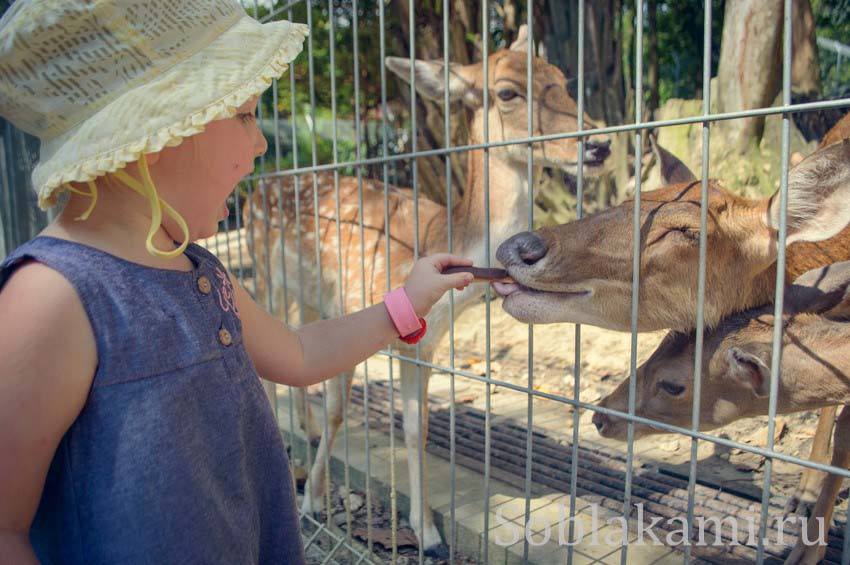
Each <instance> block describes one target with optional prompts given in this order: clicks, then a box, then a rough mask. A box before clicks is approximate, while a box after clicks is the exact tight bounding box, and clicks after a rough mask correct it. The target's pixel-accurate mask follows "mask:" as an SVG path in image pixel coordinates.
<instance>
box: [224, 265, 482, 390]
mask: <svg viewBox="0 0 850 565" xmlns="http://www.w3.org/2000/svg"><path fill="white" fill-rule="evenodd" d="M471 264H472V262H471V261H469V260H467V259H462V258H460V257H456V256H453V255H448V254H439V255H432V256H429V257H424V258H422V259H420V260H419V261H417V262H416V264H415V265H414V266H413V269H412V270H411V272H410V276H409V277H408V280H407V283H406V284H405V289H406V290H407V294H408V296H409V297H410V301H411V303H412V305H413V308H414V310H415V311H416V313H417V314H418V315H419V316H425V314H427V313H428V312H429V311H430V310H431V307H432V306H433V305H434V304H435V303H436V302H437V301H438V300H439V299H440V298H441V297H442V296H443V294H445V292H446V291H448V290H449V289H451V288H456V289H458V290H461V289H463V288H465V287H466V286H467V285H468V284H469V283H470V282H472V275H471V274H469V273H457V274H453V275H443V274H441V271H442V270H443V269H445V268H446V267H450V266H469V265H471ZM233 286H234V288H236V300H237V306H238V308H239V312H240V315H241V316H242V334H243V339H244V341H245V347H246V349H247V350H248V354H249V355H250V356H251V359H252V360H253V362H254V366H255V367H256V368H257V372H258V373H259V374H260V376H261V377H263V378H264V379H266V380H270V381H274V382H277V383H281V384H287V385H292V386H308V385H311V384H315V383H319V382H322V381H323V380H326V379H329V378H331V377H335V376H337V375H338V374H340V373H342V372H344V371H347V370H349V369H351V368H353V367H354V366H356V365H357V364H358V363H360V362H361V361H363V360H365V359H367V358H368V357H370V356H371V355H373V354H375V353H376V352H377V351H378V350H379V349H381V348H382V347H385V346H386V345H387V344H389V343H390V342H391V341H392V340H394V339H395V338H397V337H398V332H397V331H396V329H395V326H393V323H392V320H391V319H390V316H389V314H388V313H387V309H386V307H385V306H384V304H383V303H381V304H376V305H374V306H370V307H369V308H366V309H364V310H360V311H358V312H354V313H353V314H348V315H346V316H342V317H339V318H334V319H332V320H320V321H317V322H313V323H311V324H306V325H304V326H303V327H301V328H299V329H297V330H293V329H290V328H289V327H287V326H286V325H285V324H284V323H283V322H282V321H280V320H278V319H277V318H275V317H274V316H272V315H271V314H269V313H268V312H267V311H266V310H265V309H263V308H261V307H260V306H259V305H257V303H256V302H254V300H253V299H252V298H251V296H250V295H249V294H248V292H247V291H245V290H244V289H243V288H242V287H241V285H239V284H236V283H234V285H233Z"/></svg>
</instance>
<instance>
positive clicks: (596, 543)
mask: <svg viewBox="0 0 850 565" xmlns="http://www.w3.org/2000/svg"><path fill="white" fill-rule="evenodd" d="M279 388H281V389H283V388H285V387H279ZM287 394H288V393H287V392H285V391H283V390H281V391H279V392H278V399H279V403H278V419H279V425H280V429H281V433H282V435H283V439H284V441H285V442H286V443H287V445H290V446H291V456H292V458H293V459H300V460H301V461H302V462H305V461H306V459H307V457H306V442H305V440H304V436H303V434H302V432H301V431H300V430H298V432H297V433H296V434H294V435H293V434H291V433H290V429H289V428H290V416H289V410H288V408H289V400H288V396H287ZM314 409H317V410H316V415H317V416H318V418H319V421H321V407H320V406H314ZM296 426H297V424H296ZM396 431H397V433H399V435H398V436H397V437H396V438H395V442H394V448H393V450H392V451H391V450H390V438H389V435H388V434H387V433H383V432H382V431H380V430H376V429H375V428H374V427H372V428H371V429H370V431H369V441H370V446H369V452H370V457H371V473H372V479H371V492H372V497H373V499H377V500H380V502H381V505H382V506H383V507H384V508H389V507H390V494H391V488H390V485H391V476H390V472H391V468H392V465H391V461H394V466H395V483H396V494H397V496H396V506H397V509H398V512H399V515H400V516H401V517H405V518H406V517H407V514H408V512H409V511H410V492H409V484H408V483H409V481H408V472H407V457H406V454H405V448H404V440H403V438H402V437H401V436H400V432H401V430H398V429H397V430H396ZM348 446H349V449H348V462H349V465H350V468H349V480H350V485H351V488H352V489H353V490H356V491H359V492H365V490H366V463H367V461H366V436H365V428H364V425H363V420H362V418H358V417H356V416H352V415H349V417H348ZM425 463H426V471H425V476H426V477H427V479H428V485H429V494H430V498H431V500H430V501H431V505H432V508H433V511H434V522H435V524H436V526H437V528H438V529H439V530H440V533H441V534H442V535H443V539H444V540H446V541H447V542H448V534H449V529H450V528H449V524H450V521H451V507H452V501H451V489H450V485H451V465H450V463H449V461H448V460H445V459H443V458H441V457H438V456H436V455H434V454H432V453H428V455H427V457H426V461H425ZM330 473H331V481H332V482H334V483H335V484H337V485H339V484H343V483H344V482H345V446H344V441H343V429H342V428H340V431H339V434H338V435H337V440H336V445H335V446H334V449H333V453H332V454H331V464H330ZM454 484H455V504H454V506H455V516H454V518H455V522H456V528H455V534H454V535H455V543H454V544H453V546H454V551H456V552H459V553H461V554H462V555H464V556H466V557H469V558H471V559H473V560H476V561H478V562H484V543H485V541H484V540H485V535H484V480H483V476H482V475H480V474H479V473H477V472H475V471H472V470H470V469H467V468H465V467H461V466H459V465H455V472H454ZM517 487H519V488H517ZM523 488H524V485H523V483H522V481H521V480H520V481H518V485H516V486H514V485H511V484H508V483H506V482H504V481H501V480H498V479H496V478H492V477H491V479H490V489H489V499H490V508H489V513H490V516H489V530H490V531H489V536H487V538H486V539H487V560H486V561H487V563H488V564H494V565H495V564H515V563H526V562H527V563H539V564H550V563H566V562H567V558H568V553H569V549H568V547H566V546H563V545H559V543H558V541H559V531H558V521H559V518H560V516H561V508H562V507H563V508H565V509H566V513H567V515H568V514H569V504H570V496H569V494H564V493H554V492H553V493H550V494H545V495H542V496H536V497H535V496H533V497H532V499H531V512H530V519H529V522H528V524H529V528H528V531H529V532H530V543H529V547H528V560H527V561H525V560H524V555H523V554H524V549H525V548H524V545H525V543H524V542H525V540H524V537H525V526H524V523H525V494H524V490H523ZM576 504H577V510H578V512H577V519H576V520H577V521H580V522H581V523H582V526H583V528H584V530H585V532H586V536H585V538H584V539H582V540H581V541H580V542H579V543H577V544H576V545H575V548H574V550H573V558H572V563H573V564H575V565H584V564H589V563H606V564H615V563H616V564H619V563H620V552H621V549H620V546H619V544H615V545H609V544H607V543H606V542H605V540H606V534H609V533H616V532H614V531H613V530H612V529H611V528H614V527H615V526H611V525H607V524H605V520H606V519H607V518H609V517H611V516H613V515H614V514H613V513H610V511H607V510H606V509H604V508H600V507H598V506H597V507H596V510H597V512H598V514H597V516H596V524H597V527H596V534H597V536H596V538H591V536H590V533H589V532H590V530H591V527H592V524H593V522H592V520H593V516H592V515H591V514H590V502H589V501H587V500H584V499H582V498H581V497H579V498H578V499H577V500H576ZM547 525H551V526H547ZM567 528H568V526H567ZM547 530H548V535H547ZM565 531H568V530H565ZM615 537H618V538H619V536H615ZM515 539H516V540H517V541H516V542H514V543H512V544H511V542H512V541H513V540H515ZM634 539H635V536H634V534H633V533H630V534H629V540H630V541H633V540H634ZM508 544H510V545H508ZM628 561H629V563H630V564H637V565H642V564H659V565H664V564H668V563H669V564H673V563H676V564H678V563H681V562H682V555H681V554H679V553H676V552H674V551H673V550H671V549H669V548H666V547H658V546H643V545H642V546H637V545H630V547H629V552H628Z"/></svg>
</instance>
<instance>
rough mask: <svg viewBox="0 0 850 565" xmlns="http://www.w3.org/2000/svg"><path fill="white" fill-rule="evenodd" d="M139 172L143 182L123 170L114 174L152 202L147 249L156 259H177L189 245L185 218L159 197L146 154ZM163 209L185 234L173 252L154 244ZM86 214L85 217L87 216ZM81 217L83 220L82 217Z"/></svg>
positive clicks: (140, 160)
mask: <svg viewBox="0 0 850 565" xmlns="http://www.w3.org/2000/svg"><path fill="white" fill-rule="evenodd" d="M139 170H140V171H141V173H142V182H139V181H138V180H136V179H134V178H133V177H131V176H130V175H128V174H127V173H126V172H125V171H123V170H118V171H115V172H114V173H112V174H113V175H115V177H116V178H117V179H118V180H120V181H121V182H123V183H124V184H126V185H127V186H129V187H130V188H132V189H133V190H135V191H136V192H138V193H139V194H141V195H142V196H144V197H145V198H147V199H148V201H149V202H150V205H151V227H150V230H148V237H147V239H146V240H145V247H146V248H147V250H148V253H150V254H151V255H153V256H155V257H163V258H166V259H172V258H174V257H177V256H178V255H181V254H182V253H183V251H184V250H185V249H186V246H187V245H189V227H188V226H187V225H186V221H185V220H184V219H183V217H182V216H181V215H180V214H178V213H177V211H176V210H175V209H174V208H172V207H171V206H170V205H169V204H168V202H166V201H164V200H162V199H161V198H160V197H159V196H158V195H157V193H156V187H155V186H154V184H153V179H151V174H150V171H149V170H148V161H147V159H146V158H145V156H144V154H142V156H141V158H140V159H139ZM96 194H97V193H96V192H95V195H96ZM95 197H96V196H95ZM92 206H94V204H92ZM163 208H164V209H165V213H166V214H168V215H169V216H171V217H172V218H174V221H175V222H177V225H179V226H180V230H181V231H182V232H183V243H181V244H180V245H179V246H178V247H177V249H174V250H172V251H162V250H161V249H157V248H156V246H154V244H153V237H154V235H156V232H157V231H159V226H160V225H162V209H163ZM89 211H90V210H89ZM89 211H87V212H86V214H88V212H89ZM86 214H83V215H84V216H85V215H86ZM80 217H81V218H82V216H80Z"/></svg>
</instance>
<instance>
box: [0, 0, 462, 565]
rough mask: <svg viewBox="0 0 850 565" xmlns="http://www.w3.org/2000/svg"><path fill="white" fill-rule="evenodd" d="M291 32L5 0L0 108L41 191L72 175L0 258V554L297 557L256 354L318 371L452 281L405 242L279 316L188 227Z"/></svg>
mask: <svg viewBox="0 0 850 565" xmlns="http://www.w3.org/2000/svg"><path fill="white" fill-rule="evenodd" d="M306 35H307V29H306V28H305V26H301V25H295V24H290V23H288V22H274V23H268V24H263V25H261V24H259V23H258V22H256V21H255V20H253V19H252V18H250V17H248V16H247V15H246V14H245V13H244V11H243V10H242V8H241V7H240V5H239V4H238V3H237V2H236V1H235V0H186V1H184V2H162V1H161V0H100V1H98V2H88V1H86V2H83V1H81V0H19V1H18V2H17V3H16V4H14V5H13V6H12V7H11V8H10V9H9V11H8V12H7V13H6V14H5V15H4V17H3V19H2V20H0V87H2V88H0V114H2V115H3V116H5V117H6V118H8V119H9V120H10V121H12V122H13V123H14V124H16V125H17V126H18V127H20V128H21V129H23V130H25V131H28V132H30V133H33V134H35V135H38V137H39V138H40V139H41V141H42V146H41V159H40V162H39V165H38V167H37V168H36V170H35V171H34V172H33V182H34V185H35V189H36V190H37V191H38V193H39V202H40V204H41V205H42V206H43V207H47V206H50V205H52V204H54V203H55V201H56V196H57V195H58V194H59V193H60V192H64V191H66V190H67V191H69V192H70V197H69V199H68V201H67V204H66V205H65V207H64V209H63V210H62V212H61V214H60V215H59V216H58V218H57V219H56V221H54V222H53V223H52V224H51V225H50V226H49V227H47V228H46V229H45V230H44V231H43V232H42V234H41V235H40V236H39V237H37V238H35V239H34V240H32V241H30V242H29V243H27V244H25V245H24V246H22V247H21V248H19V249H18V250H16V251H15V252H13V253H12V254H11V255H10V256H9V257H7V258H6V260H5V261H4V262H3V264H2V266H0V289H2V291H0V359H2V365H0V556H2V560H4V561H8V562H11V563H29V562H33V563H34V562H36V559H39V560H41V561H42V562H47V563H59V562H61V563H142V562H144V563H166V562H167V563H190V562H191V563H196V562H197V563H252V562H253V563H257V562H263V563H266V562H268V563H290V562H295V563H297V562H302V561H303V552H302V549H301V541H300V533H299V522H298V515H297V513H296V510H295V501H294V498H295V495H294V492H293V490H292V488H293V486H292V479H291V477H290V475H289V471H288V462H287V458H286V453H285V451H284V448H283V444H282V442H281V437H280V433H279V431H278V429H277V425H276V422H275V420H274V417H273V414H272V412H271V408H270V406H269V404H268V401H267V399H266V396H265V395H264V393H263V389H262V386H261V384H260V382H259V380H258V375H259V376H261V377H263V378H265V379H269V380H271V381H275V382H278V383H282V384H287V385H294V386H307V385H310V384H314V383H318V382H321V381H322V380H324V379H327V378H330V377H333V376H334V375H336V374H338V373H340V372H342V371H344V370H346V369H348V368H350V367H352V366H354V365H356V364H357V363H359V362H360V361H362V360H363V359H366V358H367V357H369V356H370V355H372V354H373V353H375V352H376V351H378V350H379V349H380V348H382V347H384V346H386V345H387V344H388V343H390V342H391V341H392V340H393V339H395V338H396V337H398V336H399V335H402V336H408V339H415V336H416V335H417V332H418V334H419V335H421V333H422V329H420V321H419V318H420V317H421V316H424V315H425V314H426V313H427V312H428V311H429V309H430V308H431V306H432V305H433V304H434V303H435V302H436V301H437V300H438V299H439V298H440V297H441V296H442V295H443V293H444V292H446V291H447V290H448V289H450V288H462V287H464V286H466V285H467V284H469V283H470V282H471V280H472V276H471V275H469V274H455V275H442V274H441V271H442V270H443V269H444V268H445V267H447V266H450V265H469V264H470V262H469V261H466V260H463V259H460V258H457V257H453V256H449V255H440V256H434V257H428V258H424V259H421V260H420V261H418V262H417V263H416V264H415V265H414V267H413V269H412V271H411V274H410V277H409V279H408V281H407V283H406V284H405V287H404V289H398V290H396V291H393V292H392V293H390V295H388V298H387V299H386V303H385V304H380V305H377V306H373V307H371V308H367V309H365V310H363V311H360V312H357V313H354V314H351V315H348V316H345V317H342V318H339V319H336V320H327V321H320V322H316V323H314V324H310V325H307V326H304V327H302V328H299V329H298V330H291V329H289V328H288V327H286V326H285V325H284V324H283V323H281V322H280V321H279V320H277V319H275V318H273V317H272V316H270V315H269V314H268V313H267V312H265V311H264V310H263V309H262V308H260V307H259V306H257V304H255V303H254V302H253V300H252V299H251V297H250V296H249V294H248V293H247V292H246V291H245V290H243V289H242V287H241V286H240V285H239V284H238V283H237V282H236V281H235V280H233V278H232V276H231V275H230V274H229V273H228V272H227V271H226V269H225V268H224V267H223V266H222V264H221V263H220V262H219V261H218V259H216V258H215V257H214V256H213V255H212V254H210V253H209V252H207V251H205V250H204V249H203V248H201V247H199V246H197V245H195V244H191V243H189V242H190V241H192V240H195V239H198V238H202V237H207V236H209V235H211V234H213V233H214V232H215V231H216V228H217V224H218V222H219V221H220V220H222V219H223V218H224V217H225V216H226V214H227V208H226V206H225V204H224V202H225V199H226V198H227V196H228V195H229V194H230V193H231V191H232V190H233V189H234V186H235V185H236V183H237V182H238V181H239V180H240V179H241V178H242V177H244V176H245V175H246V174H248V173H250V172H251V171H252V170H253V162H254V159H255V158H256V157H257V156H259V155H261V154H263V153H264V152H265V150H266V142H265V140H264V138H263V136H262V134H261V133H260V130H259V129H258V127H257V125H256V123H255V121H254V112H255V109H256V106H257V100H258V95H259V94H260V93H261V92H262V91H263V90H264V89H265V88H267V87H268V86H269V84H270V83H271V81H272V80H274V79H276V78H278V77H279V76H281V74H282V73H283V72H284V71H285V70H286V67H287V64H288V63H289V62H290V61H291V60H292V59H293V58H294V57H295V56H296V55H297V54H298V52H299V51H300V49H301V44H302V42H303V39H304V37H305V36H306ZM410 335H413V336H414V337H412V338H411V337H410Z"/></svg>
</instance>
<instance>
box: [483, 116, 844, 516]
mask: <svg viewBox="0 0 850 565" xmlns="http://www.w3.org/2000/svg"><path fill="white" fill-rule="evenodd" d="M848 137H850V114H848V115H847V116H845V117H844V118H843V119H842V120H841V121H840V122H839V123H838V124H837V125H836V126H834V127H833V128H832V130H830V132H829V133H828V134H827V135H826V137H825V138H824V140H823V141H822V142H821V145H820V147H819V149H818V151H816V153H815V155H820V156H821V157H823V156H831V158H829V159H822V158H817V159H814V160H812V161H809V165H807V166H805V167H804V166H802V165H800V166H798V167H796V168H795V169H793V170H792V171H791V173H790V178H789V205H788V211H789V212H788V214H789V215H788V226H789V231H788V238H787V244H788V248H787V255H786V265H785V278H786V281H790V280H793V279H794V278H795V277H797V276H799V275H800V274H802V273H804V272H806V271H808V270H810V269H813V268H815V267H819V266H823V265H828V264H830V263H835V262H838V261H844V260H847V259H850V229H843V228H844V226H845V225H846V223H847V220H848V219H850V207H848V206H847V205H846V204H845V200H844V194H843V193H842V192H841V190H838V189H837V187H835V186H833V185H817V184H813V183H812V182H811V181H810V180H807V179H810V178H811V175H812V174H816V172H817V171H816V170H817V168H818V167H824V168H826V169H829V168H830V167H832V166H834V165H835V164H836V163H837V162H839V161H840V160H841V159H846V158H847V156H846V154H845V153H846V147H847V145H846V142H844V143H843V145H842V144H838V145H836V142H837V141H840V140H842V139H845V138H848ZM666 157H667V162H668V163H669V162H670V157H672V156H671V155H669V154H667V155H666ZM812 157H814V155H813V156H812ZM812 157H810V158H809V159H812ZM659 160H660V161H662V163H663V161H664V160H663V159H659ZM679 164H681V163H679ZM682 166H684V165H682ZM677 167H678V165H677ZM678 174H681V169H679V173H678ZM680 178H681V177H680ZM708 189H709V196H708V207H709V210H708V233H707V236H706V237H707V240H708V250H707V261H706V265H707V271H706V289H707V291H706V296H705V324H706V326H707V327H709V328H710V327H712V326H714V325H716V324H717V323H718V322H719V321H720V320H721V319H722V318H724V317H726V316H728V315H730V314H732V313H734V312H740V311H743V310H746V309H748V308H752V307H754V306H759V305H762V304H767V303H770V302H772V301H773V297H774V292H775V290H774V289H775V281H776V256H777V251H778V250H777V232H778V225H779V195H778V193H777V194H774V195H773V196H771V197H770V198H767V199H765V200H749V199H746V198H742V197H740V196H737V195H735V194H732V193H731V192H729V191H728V190H726V189H725V188H723V186H722V185H721V184H720V183H719V182H717V181H715V180H712V181H709V185H708ZM701 197H702V186H701V183H699V182H697V181H696V180H695V179H694V180H692V181H690V182H680V183H676V184H671V185H669V186H666V187H663V188H661V189H658V190H655V191H651V192H646V193H642V194H641V203H640V208H641V209H640V217H641V219H640V224H641V246H642V250H641V262H640V291H639V292H640V295H639V297H638V331H653V330H659V329H665V328H667V329H674V330H678V331H690V330H692V329H693V328H694V327H695V325H696V312H697V273H698V265H699V233H700V203H701ZM633 216H634V200H628V201H626V202H624V203H623V204H621V205H619V206H617V207H614V208H611V209H609V210H605V211H602V212H599V213H596V214H593V215H590V216H587V217H585V218H582V219H580V220H577V221H574V222H570V223H567V224H562V225H559V226H553V227H545V228H543V229H541V230H539V231H537V232H523V233H519V234H516V235H515V236H513V237H511V238H510V239H509V240H507V241H505V242H504V243H502V244H501V245H500V246H499V249H498V251H497V254H496V257H497V259H498V260H499V261H500V262H501V263H502V264H503V265H504V266H505V267H506V268H507V270H508V272H509V273H510V275H511V276H513V278H514V279H515V280H516V281H517V283H518V284H516V285H504V284H497V285H495V286H496V290H497V292H499V293H500V294H502V295H503V296H505V300H504V303H503V308H504V309H505V310H506V311H507V312H508V313H509V314H511V315H512V316H514V317H515V318H517V319H518V320H520V321H524V322H528V323H535V324H542V323H555V322H573V323H582V324H590V325H594V326H600V327H603V328H608V329H614V330H618V331H629V330H630V328H631V299H632V245H633V243H632V242H633V233H632V230H633V224H634V219H633ZM842 229H843V231H841V230H842ZM824 240H825V241H824ZM812 242H818V243H812ZM834 416H835V411H834V410H832V409H827V410H824V411H823V412H822V413H821V419H820V421H819V423H818V429H817V432H816V434H815V442H814V444H813V446H812V459H813V460H815V461H824V460H825V458H826V457H827V454H828V450H829V438H830V432H831V430H832V425H833V421H834ZM820 477H821V474H820V473H818V472H816V471H811V470H809V469H806V471H805V472H804V473H803V476H802V478H801V481H800V484H799V486H798V489H797V491H796V492H795V493H794V495H793V496H792V497H791V499H790V500H789V503H788V507H787V509H788V511H794V510H795V509H796V510H799V511H802V512H804V511H805V504H808V503H810V502H811V501H813V500H814V498H815V497H816V493H817V492H818V488H817V485H818V482H819V478H820ZM801 503H803V504H801Z"/></svg>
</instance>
